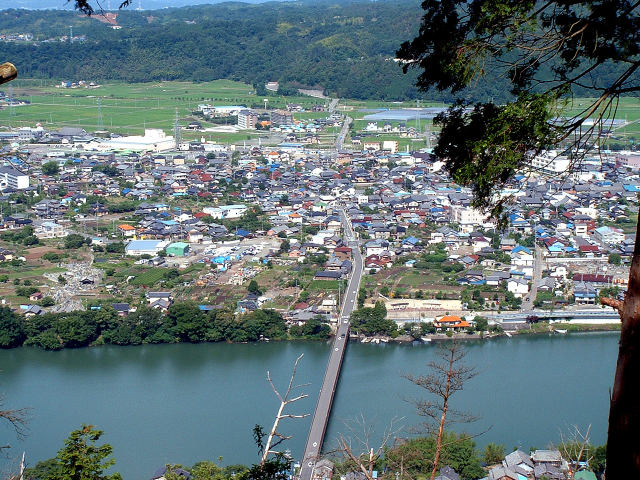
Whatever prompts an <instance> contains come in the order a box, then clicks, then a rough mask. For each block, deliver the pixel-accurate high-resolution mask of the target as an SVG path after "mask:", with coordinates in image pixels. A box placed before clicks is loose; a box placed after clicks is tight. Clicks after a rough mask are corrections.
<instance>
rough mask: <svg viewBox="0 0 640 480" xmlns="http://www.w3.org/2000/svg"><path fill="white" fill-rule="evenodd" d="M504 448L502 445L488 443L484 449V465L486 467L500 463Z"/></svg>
mask: <svg viewBox="0 0 640 480" xmlns="http://www.w3.org/2000/svg"><path fill="white" fill-rule="evenodd" d="M504 455H505V448H504V445H502V444H500V445H498V444H497V443H493V442H492V443H489V444H487V446H486V447H484V458H483V459H484V463H486V464H487V465H495V464H496V463H500V462H501V461H502V460H503V459H504Z"/></svg>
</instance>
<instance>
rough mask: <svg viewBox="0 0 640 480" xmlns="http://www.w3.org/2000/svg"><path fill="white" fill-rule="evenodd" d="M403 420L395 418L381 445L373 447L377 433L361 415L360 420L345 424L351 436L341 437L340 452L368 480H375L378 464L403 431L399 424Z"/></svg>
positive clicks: (388, 427) (386, 430) (387, 429)
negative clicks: (375, 470) (374, 436)
mask: <svg viewBox="0 0 640 480" xmlns="http://www.w3.org/2000/svg"><path fill="white" fill-rule="evenodd" d="M402 420H403V418H393V419H392V420H391V422H390V423H389V425H388V426H387V428H386V429H385V431H384V434H383V436H382V439H381V440H380V442H379V445H378V446H377V447H373V446H372V437H373V435H374V433H375V432H374V428H373V426H372V425H371V424H370V423H369V422H367V421H366V420H365V418H364V416H363V415H362V414H360V417H359V418H357V419H355V420H353V421H347V422H344V424H345V426H346V428H347V430H348V431H349V434H348V435H347V437H345V436H344V435H342V434H341V435H340V437H339V439H338V451H339V452H340V453H342V455H344V456H345V457H347V458H348V459H349V460H351V462H353V463H354V464H355V466H356V468H358V469H359V470H360V471H361V472H362V473H363V474H364V475H365V477H366V478H367V480H373V469H374V468H375V465H376V462H377V461H378V459H379V458H380V457H381V456H382V455H383V454H384V451H385V449H386V448H387V447H388V446H389V445H390V443H391V442H392V441H394V440H395V438H396V436H397V434H398V433H399V432H400V431H401V430H402V426H398V422H401V421H402ZM358 452H360V453H358Z"/></svg>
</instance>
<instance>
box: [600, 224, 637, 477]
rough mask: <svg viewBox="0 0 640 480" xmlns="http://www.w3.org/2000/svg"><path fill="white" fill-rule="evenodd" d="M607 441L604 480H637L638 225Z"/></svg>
mask: <svg viewBox="0 0 640 480" xmlns="http://www.w3.org/2000/svg"><path fill="white" fill-rule="evenodd" d="M622 307H623V308H622V312H621V318H622V329H621V332H620V349H619V351H618V363H617V366H616V376H615V380H614V383H613V391H612V392H611V405H610V409H609V434H608V438H607V464H606V478H607V480H629V479H632V478H634V479H640V223H639V224H638V226H636V240H635V246H634V249H633V258H632V260H631V269H630V270H629V286H628V288H627V294H626V295H625V299H624V303H623V306H622Z"/></svg>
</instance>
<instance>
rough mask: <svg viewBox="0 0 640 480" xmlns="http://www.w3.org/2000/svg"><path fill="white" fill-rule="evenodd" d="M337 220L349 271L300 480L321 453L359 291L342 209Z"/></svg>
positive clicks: (355, 247)
mask: <svg viewBox="0 0 640 480" xmlns="http://www.w3.org/2000/svg"><path fill="white" fill-rule="evenodd" d="M340 218H341V220H342V225H343V229H344V238H345V239H346V242H347V245H348V246H349V247H351V249H352V258H353V269H352V272H351V278H350V279H349V284H348V285H347V290H346V292H345V294H344V297H343V301H342V308H341V309H340V315H339V316H338V329H337V332H336V337H335V340H334V341H333V344H332V345H331V353H330V354H329V362H328V363H327V369H326V370H325V372H324V380H323V382H322V388H321V390H320V394H319V395H318V403H317V404H316V409H315V412H314V413H313V420H312V421H311V428H310V429H309V436H308V437H307V444H306V446H305V449H304V455H303V457H302V462H301V466H300V477H299V478H300V480H311V476H312V475H313V468H314V466H315V464H316V461H317V460H318V458H319V456H320V452H321V450H322V442H323V441H324V434H325V431H326V429H327V424H328V423H329V416H330V414H331V404H332V403H333V395H334V393H335V391H336V387H337V386H338V379H339V377H340V367H341V366H342V359H343V357H344V351H345V349H346V346H347V341H348V340H349V316H350V315H351V312H352V311H353V309H354V308H355V305H356V303H357V302H356V299H357V296H358V290H359V288H360V280H361V279H362V263H363V262H362V255H361V254H360V246H359V244H358V241H357V240H356V238H355V234H354V232H353V228H352V226H351V221H350V220H349V219H348V218H347V215H346V213H345V211H344V210H342V211H341V212H340Z"/></svg>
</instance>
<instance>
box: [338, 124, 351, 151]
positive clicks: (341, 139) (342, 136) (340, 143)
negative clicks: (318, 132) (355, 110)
mask: <svg viewBox="0 0 640 480" xmlns="http://www.w3.org/2000/svg"><path fill="white" fill-rule="evenodd" d="M351 121H352V119H351V117H344V122H343V124H342V128H341V129H340V133H339V134H338V138H336V151H338V152H340V151H342V147H343V145H344V139H345V138H347V133H349V124H350V123H351Z"/></svg>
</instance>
